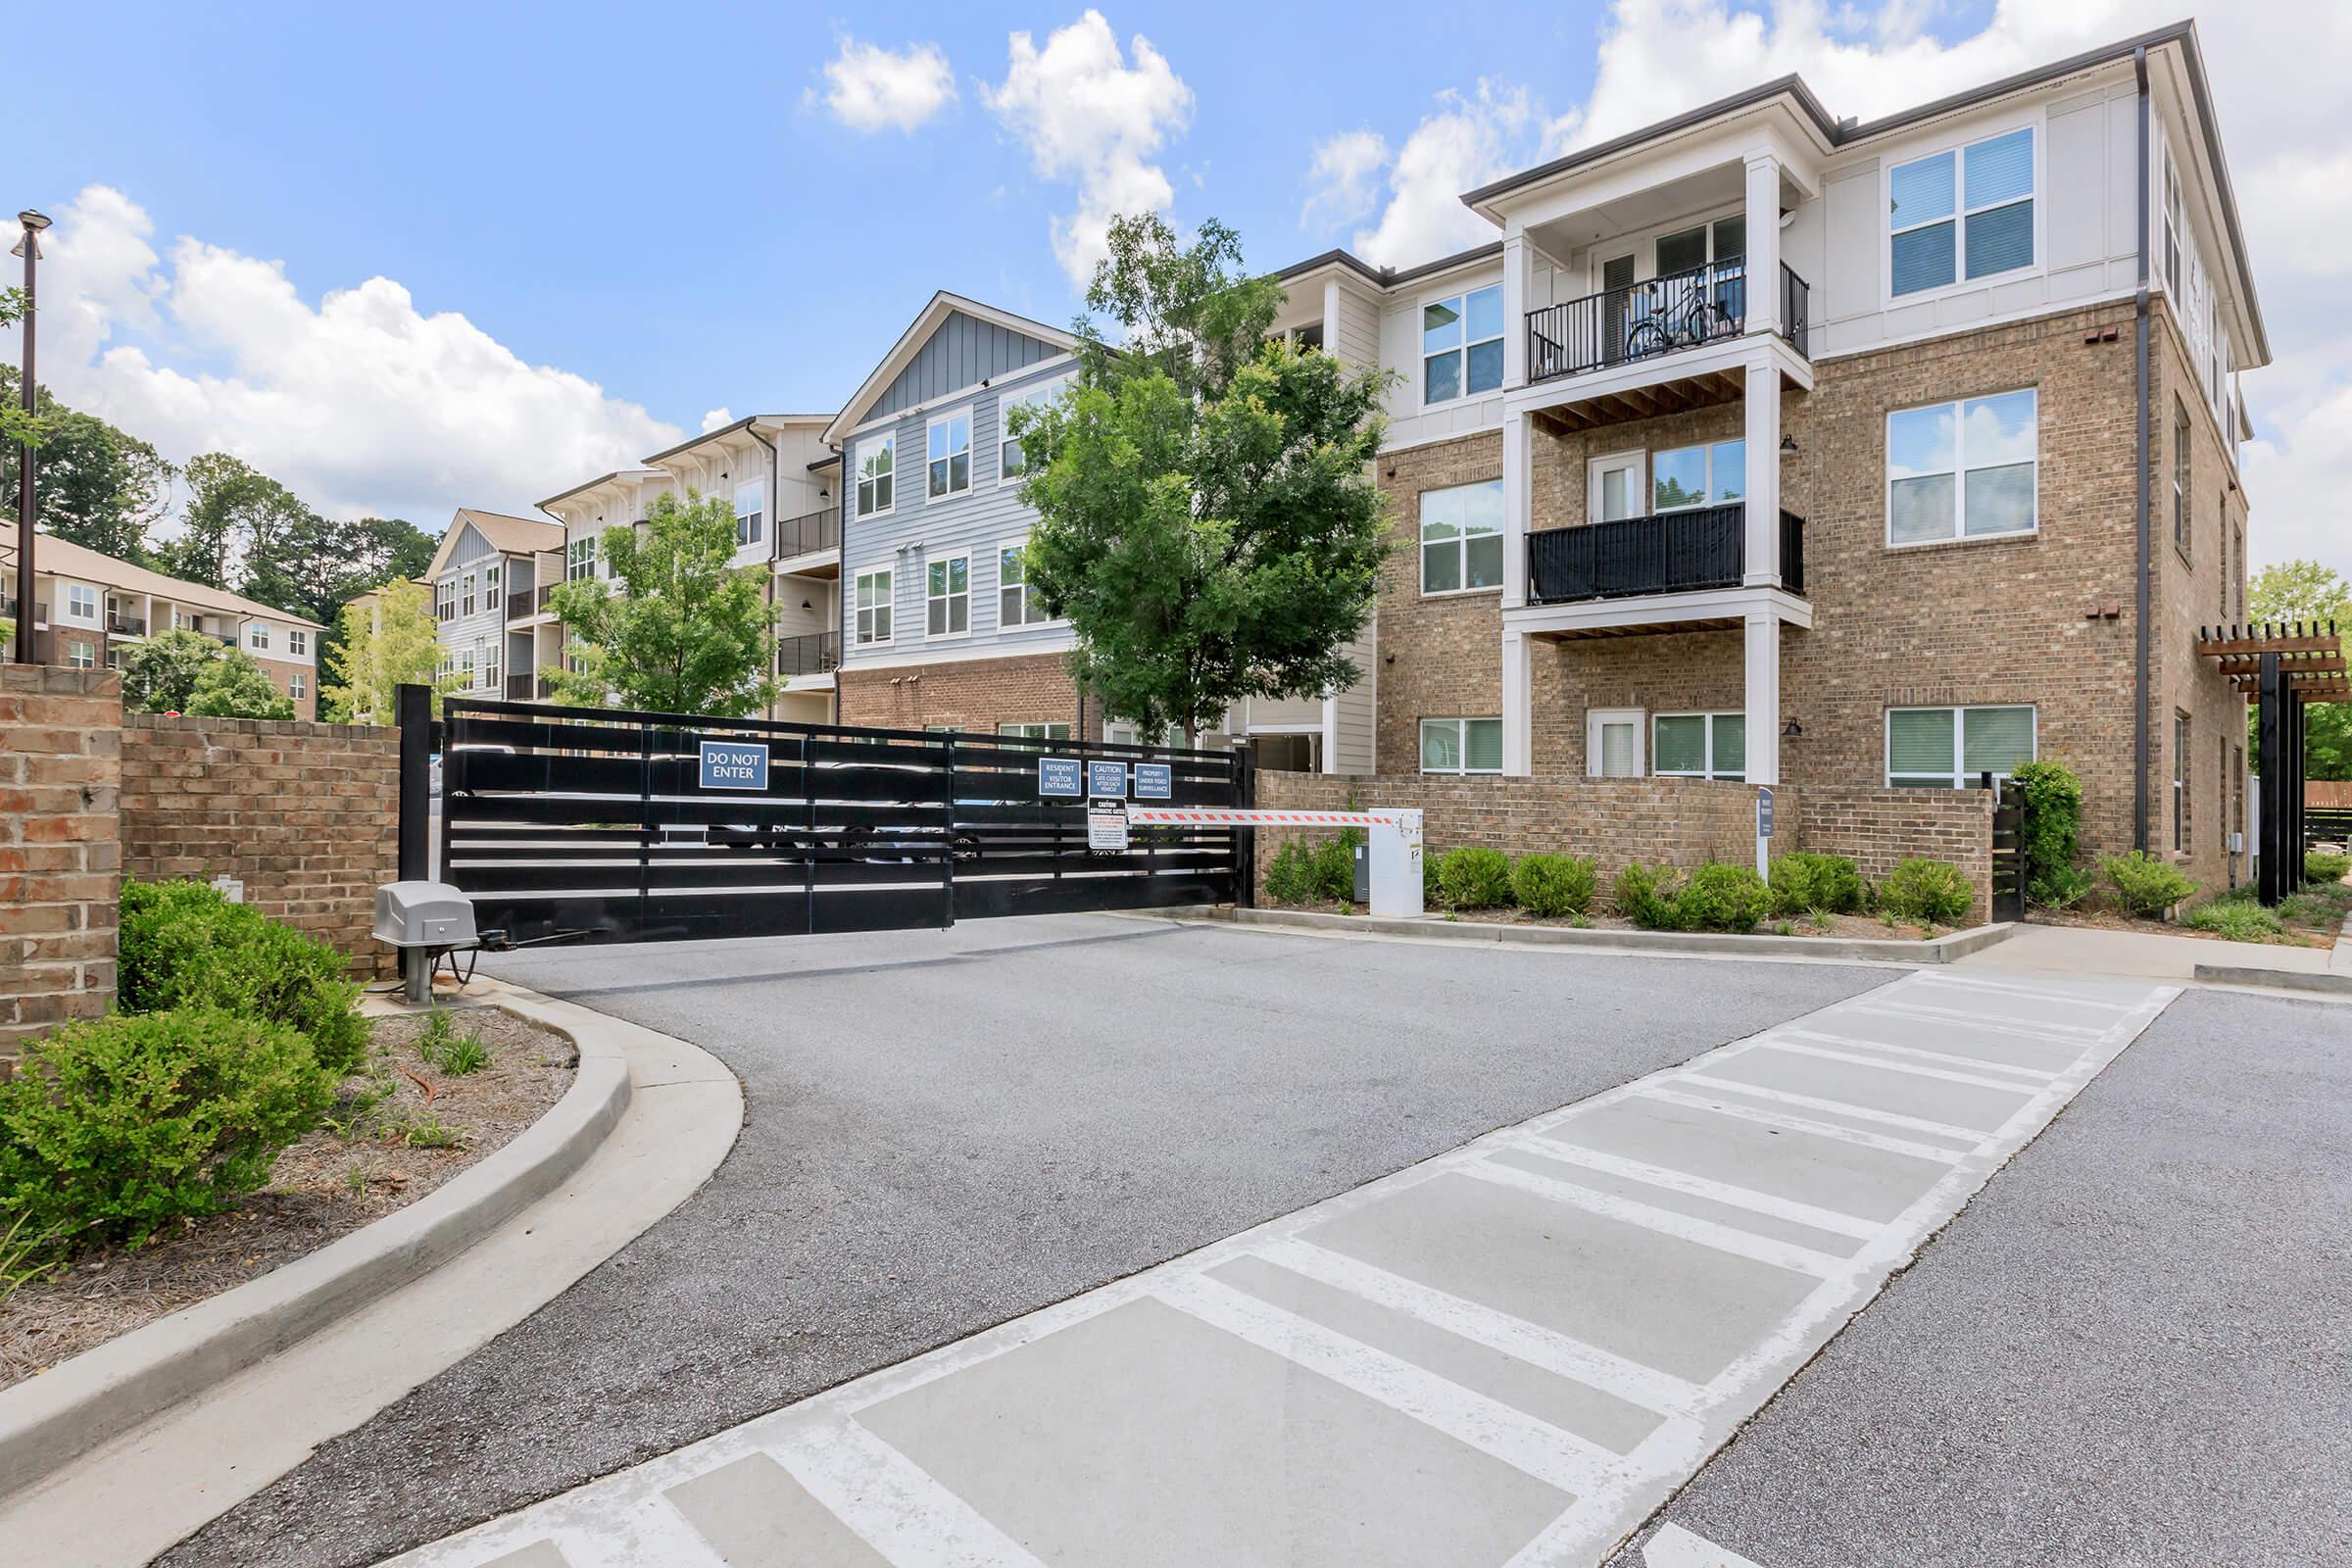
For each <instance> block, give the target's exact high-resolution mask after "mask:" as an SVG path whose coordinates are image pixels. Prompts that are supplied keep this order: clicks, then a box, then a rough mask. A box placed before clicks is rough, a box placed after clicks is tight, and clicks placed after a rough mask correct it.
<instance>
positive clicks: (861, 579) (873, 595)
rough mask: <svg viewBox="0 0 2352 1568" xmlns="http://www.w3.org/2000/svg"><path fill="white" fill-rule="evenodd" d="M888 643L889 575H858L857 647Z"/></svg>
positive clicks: (865, 572) (880, 573) (884, 572)
mask: <svg viewBox="0 0 2352 1568" xmlns="http://www.w3.org/2000/svg"><path fill="white" fill-rule="evenodd" d="M888 641H890V573H889V572H887V571H861V572H859V573H858V647H860V648H863V647H865V646H867V645H868V644H871V643H886V642H888Z"/></svg>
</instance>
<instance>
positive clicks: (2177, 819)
mask: <svg viewBox="0 0 2352 1568" xmlns="http://www.w3.org/2000/svg"><path fill="white" fill-rule="evenodd" d="M2173 848H2174V849H2175V850H2176V851H2179V852H2182V853H2185V852H2186V851H2187V849H2188V715H2187V714H2186V713H2183V712H2181V711H2180V710H2178V709H2175V710H2174V711H2173Z"/></svg>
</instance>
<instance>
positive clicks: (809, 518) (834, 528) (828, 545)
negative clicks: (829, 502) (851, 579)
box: [775, 507, 841, 561]
mask: <svg viewBox="0 0 2352 1568" xmlns="http://www.w3.org/2000/svg"><path fill="white" fill-rule="evenodd" d="M840 548H841V509H840V508H839V507H828V508H826V509H825V510H824V511H821V512H809V513H804V514H803V515H800V516H798V517H786V518H783V519H782V520H780V521H779V522H777V524H776V539H775V559H776V560H778V561H790V560H792V559H794V558H795V557H798V556H812V555H815V554H816V553H817V552H818V551H820V550H839V549H840Z"/></svg>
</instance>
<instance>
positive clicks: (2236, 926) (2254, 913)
mask: <svg viewBox="0 0 2352 1568" xmlns="http://www.w3.org/2000/svg"><path fill="white" fill-rule="evenodd" d="M2180 923H2181V924H2182V925H2185V926H2187V927H2188V928H2189V929H2190V930H2192V931H2209V932H2211V933H2212V934H2213V935H2215V936H2217V937H2222V938H2225V939H2227V940H2229V941H2230V942H2277V941H2278V940H2279V939H2281V938H2282V937H2284V936H2285V935H2286V927H2285V925H2284V924H2283V923H2282V922H2281V921H2280V920H2279V918H2278V915H2276V914H2274V913H2272V912H2271V911H2270V910H2268V909H2266V908H2264V907H2262V906H2261V905H2259V904H2249V903H2247V902H2245V901H2244V900H2242V899H2211V900H2208V901H2207V902H2205V903H2203V904H2200V905H2198V906H2197V907H2195V908H2193V909H2191V910H2189V911H2188V913H2186V914H2185V915H2182V916H2181V918H2180Z"/></svg>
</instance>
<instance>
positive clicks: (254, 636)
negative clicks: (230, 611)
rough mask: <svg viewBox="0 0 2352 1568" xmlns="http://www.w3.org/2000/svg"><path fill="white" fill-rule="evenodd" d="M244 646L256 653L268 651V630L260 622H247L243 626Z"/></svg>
mask: <svg viewBox="0 0 2352 1568" xmlns="http://www.w3.org/2000/svg"><path fill="white" fill-rule="evenodd" d="M245 646H246V647H248V648H251V649H252V650H254V651H255V652H256V653H262V654H266V653H268V652H269V651H270V628H269V626H268V625H267V624H266V623H264V622H262V621H258V620H255V621H248V622H247V623H246V626H245Z"/></svg>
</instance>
